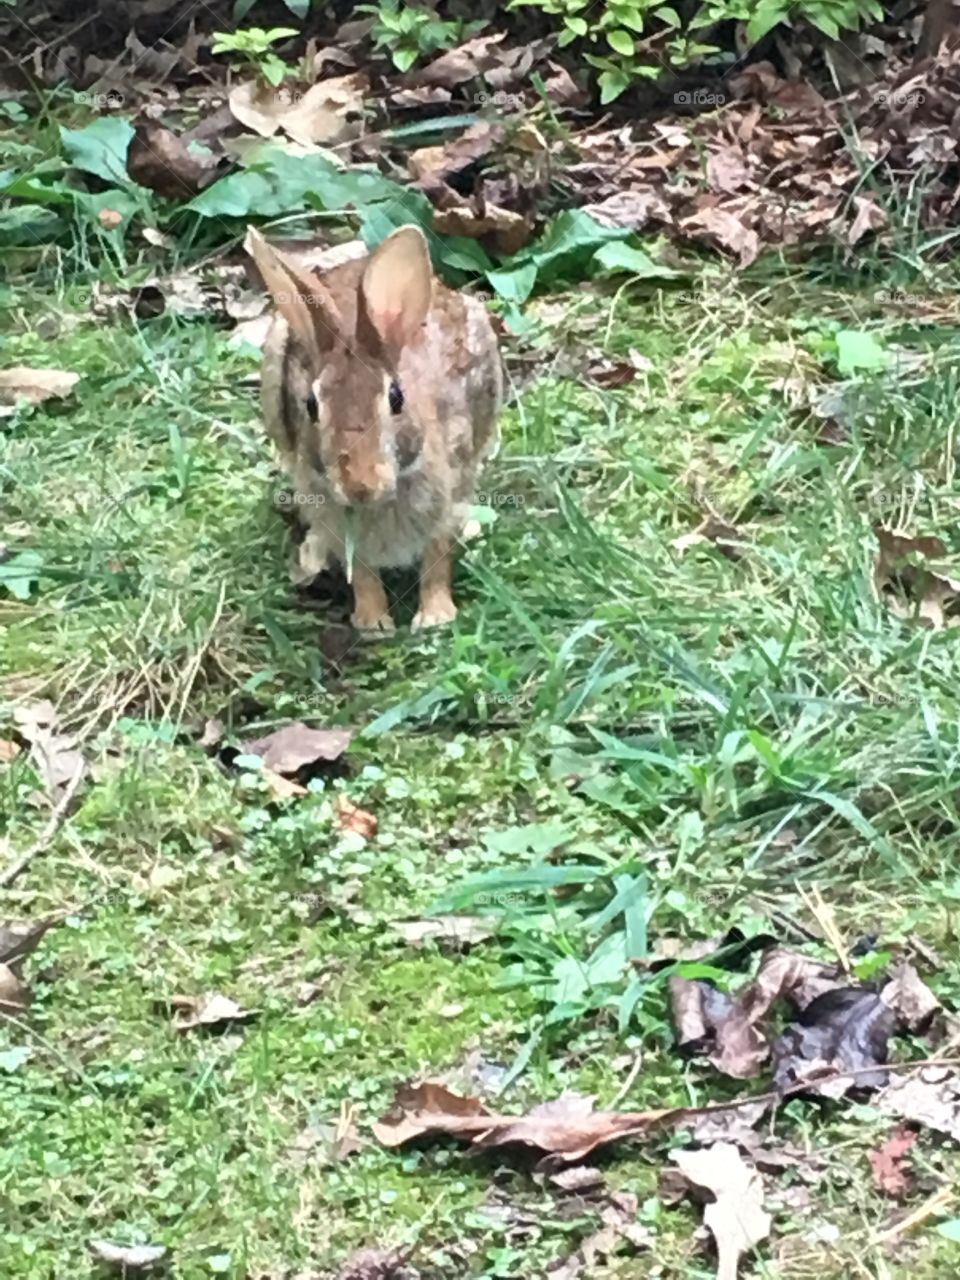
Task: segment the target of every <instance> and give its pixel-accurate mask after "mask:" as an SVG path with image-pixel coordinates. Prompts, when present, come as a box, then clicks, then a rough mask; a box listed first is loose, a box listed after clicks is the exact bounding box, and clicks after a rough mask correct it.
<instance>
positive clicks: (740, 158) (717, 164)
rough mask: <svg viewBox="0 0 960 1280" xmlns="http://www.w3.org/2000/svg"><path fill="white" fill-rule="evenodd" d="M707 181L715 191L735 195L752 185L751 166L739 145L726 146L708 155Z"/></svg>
mask: <svg viewBox="0 0 960 1280" xmlns="http://www.w3.org/2000/svg"><path fill="white" fill-rule="evenodd" d="M707 182H708V183H709V185H710V188H711V190H713V191H723V192H725V193H726V194H727V195H733V194H734V192H736V191H739V190H740V189H741V187H746V186H750V185H751V182H750V167H749V165H748V164H747V160H746V157H745V156H744V154H743V152H742V151H741V150H740V148H739V147H729V146H728V147H724V148H723V149H722V150H721V151H713V152H711V153H710V155H709V156H708V157H707Z"/></svg>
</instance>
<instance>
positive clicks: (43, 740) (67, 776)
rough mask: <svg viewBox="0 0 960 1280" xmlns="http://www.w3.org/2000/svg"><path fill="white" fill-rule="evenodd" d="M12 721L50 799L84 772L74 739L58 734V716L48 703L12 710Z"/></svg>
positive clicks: (68, 734)
mask: <svg viewBox="0 0 960 1280" xmlns="http://www.w3.org/2000/svg"><path fill="white" fill-rule="evenodd" d="M13 718H14V720H15V721H16V724H17V727H18V728H19V730H20V733H21V735H22V736H23V737H24V738H25V739H26V740H27V742H29V743H30V759H31V760H32V762H33V764H34V765H35V766H36V769H37V772H38V773H39V774H40V776H41V777H42V778H43V781H44V783H45V785H46V788H47V791H48V792H49V793H50V795H51V796H56V794H57V793H58V792H59V791H60V790H61V788H63V787H66V786H67V785H68V784H69V783H71V782H72V781H73V779H74V778H75V777H76V775H77V774H78V773H80V774H81V775H82V774H85V773H86V772H87V765H86V762H85V760H84V758H83V755H82V754H81V752H80V750H79V747H78V745H77V738H76V735H74V734H71V733H62V732H60V716H59V713H58V712H57V710H56V708H55V707H54V706H53V704H52V703H51V702H48V701H46V700H43V701H40V702H32V703H23V704H21V705H20V706H18V707H15V708H14V712H13Z"/></svg>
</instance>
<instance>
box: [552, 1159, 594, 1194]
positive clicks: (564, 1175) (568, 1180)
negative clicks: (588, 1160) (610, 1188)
mask: <svg viewBox="0 0 960 1280" xmlns="http://www.w3.org/2000/svg"><path fill="white" fill-rule="evenodd" d="M550 1181H551V1182H552V1183H553V1184H554V1186H556V1187H559V1188H560V1190H561V1191H593V1190H595V1189H596V1188H597V1187H602V1186H605V1185H606V1178H605V1177H604V1176H603V1174H602V1173H601V1171H600V1170H599V1169H595V1168H593V1167H592V1166H591V1165H586V1164H578V1165H573V1166H572V1167H571V1168H569V1169H561V1170H560V1171H559V1173H551V1175H550Z"/></svg>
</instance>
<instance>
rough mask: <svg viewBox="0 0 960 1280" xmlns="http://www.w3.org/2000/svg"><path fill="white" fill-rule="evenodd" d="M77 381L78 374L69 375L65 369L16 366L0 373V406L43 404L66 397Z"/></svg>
mask: <svg viewBox="0 0 960 1280" xmlns="http://www.w3.org/2000/svg"><path fill="white" fill-rule="evenodd" d="M79 381H80V375H79V373H69V372H68V371H67V370H66V369H30V368H27V367H26V366H25V365H16V366H14V368H12V369H4V370H3V371H2V372H0V405H4V406H12V405H15V404H16V403H17V401H18V400H26V401H28V403H30V404H43V402H44V400H50V399H51V398H53V397H60V396H68V395H69V394H70V392H71V391H72V390H73V388H74V387H75V386H76V384H77V383H78V382H79Z"/></svg>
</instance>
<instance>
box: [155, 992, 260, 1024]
mask: <svg viewBox="0 0 960 1280" xmlns="http://www.w3.org/2000/svg"><path fill="white" fill-rule="evenodd" d="M170 1006H171V1008H172V1009H173V1010H174V1016H173V1027H174V1030H175V1031H194V1030H195V1029H196V1028H197V1027H218V1026H223V1025H224V1024H228V1023H232V1022H249V1021H251V1019H253V1018H256V1017H257V1016H258V1013H259V1010H257V1009H241V1008H240V1006H239V1005H238V1004H237V1003H236V1001H234V1000H231V999H230V997H229V996H223V995H220V993H219V992H211V993H210V994H208V995H203V996H173V997H172V998H171V1000H170Z"/></svg>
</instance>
